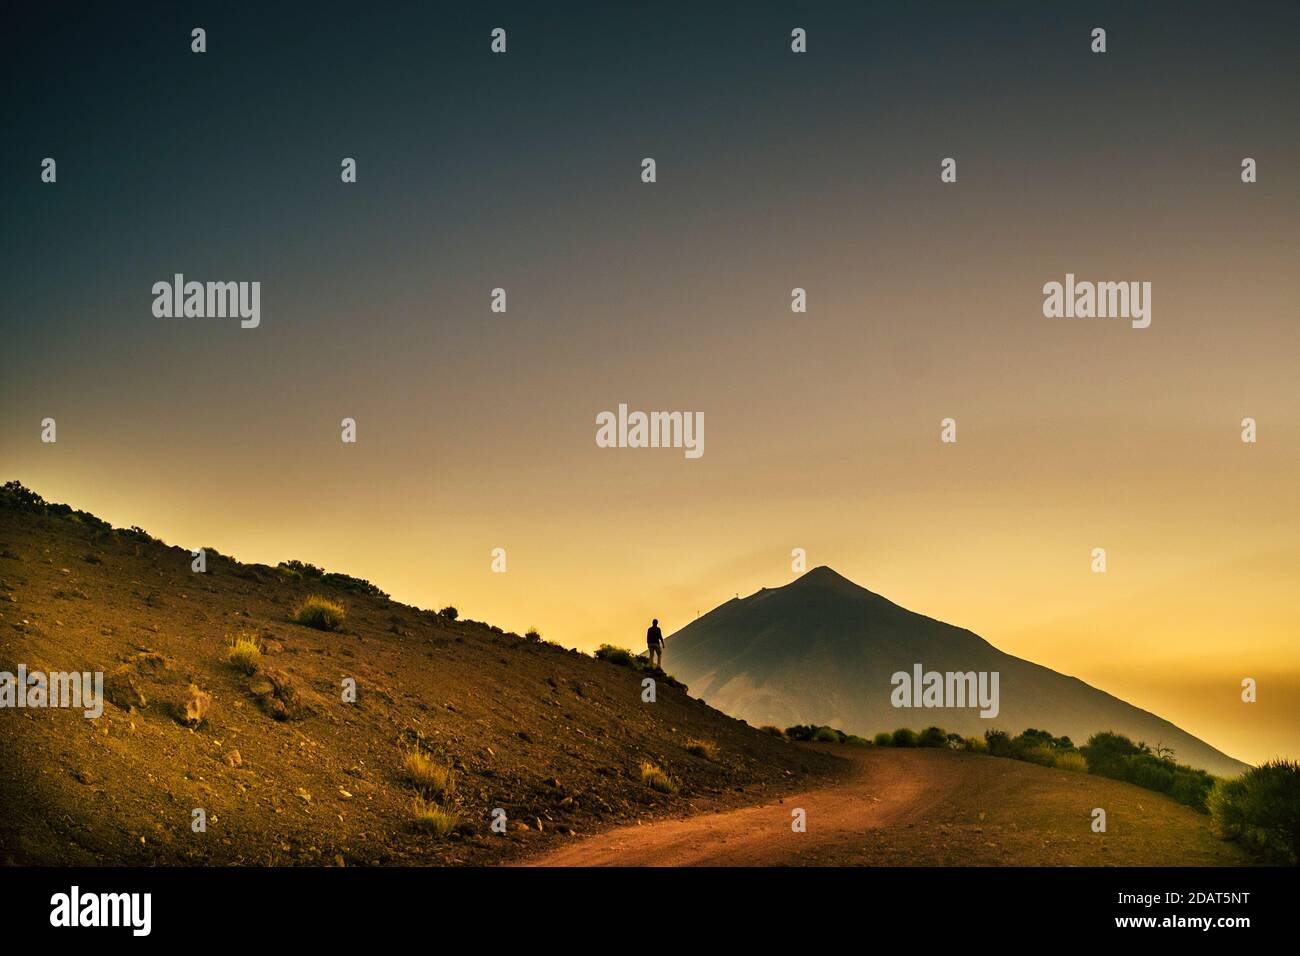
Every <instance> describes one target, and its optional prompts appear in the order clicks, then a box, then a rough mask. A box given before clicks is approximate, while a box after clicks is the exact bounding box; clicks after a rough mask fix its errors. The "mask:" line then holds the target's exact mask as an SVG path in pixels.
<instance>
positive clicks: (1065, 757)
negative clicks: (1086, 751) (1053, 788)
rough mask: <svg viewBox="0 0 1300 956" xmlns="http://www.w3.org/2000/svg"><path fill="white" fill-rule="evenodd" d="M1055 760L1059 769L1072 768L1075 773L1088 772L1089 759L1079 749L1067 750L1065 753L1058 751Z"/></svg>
mask: <svg viewBox="0 0 1300 956" xmlns="http://www.w3.org/2000/svg"><path fill="white" fill-rule="evenodd" d="M1055 760H1056V768H1057V769H1058V770H1070V771H1073V772H1074V773H1087V772H1088V761H1087V759H1086V758H1085V757H1084V756H1083V754H1081V753H1079V751H1077V750H1070V751H1065V752H1063V753H1057V754H1056V756H1055Z"/></svg>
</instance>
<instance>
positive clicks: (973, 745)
mask: <svg viewBox="0 0 1300 956" xmlns="http://www.w3.org/2000/svg"><path fill="white" fill-rule="evenodd" d="M965 747H966V749H967V750H969V751H970V752H971V753H973V754H986V753H988V752H989V745H988V742H987V741H986V740H985V739H984V738H983V737H967V738H966V740H965Z"/></svg>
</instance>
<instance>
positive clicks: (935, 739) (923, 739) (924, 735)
mask: <svg viewBox="0 0 1300 956" xmlns="http://www.w3.org/2000/svg"><path fill="white" fill-rule="evenodd" d="M916 745H917V746H918V747H946V746H948V735H947V734H946V733H944V732H943V728H942V727H926V728H925V730H923V731H921V734H920V736H918V737H917V738H916Z"/></svg>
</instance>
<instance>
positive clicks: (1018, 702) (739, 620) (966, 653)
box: [666, 567, 1247, 775]
mask: <svg viewBox="0 0 1300 956" xmlns="http://www.w3.org/2000/svg"><path fill="white" fill-rule="evenodd" d="M666 661H667V664H668V666H670V667H671V668H672V670H673V672H674V673H676V674H677V675H678V676H679V677H681V679H682V680H684V681H686V682H687V683H688V684H689V685H690V686H691V689H692V691H693V692H695V693H697V694H699V696H700V697H701V698H702V699H704V700H707V701H708V702H709V703H710V704H712V705H713V706H715V707H717V708H719V709H721V710H724V711H726V712H727V713H729V714H734V715H736V716H738V717H743V718H745V719H746V720H748V721H750V722H751V723H753V724H759V725H761V724H769V723H770V724H776V725H778V726H781V727H785V726H789V725H792V724H799V723H813V724H830V725H832V726H834V727H838V728H840V729H842V730H845V731H848V732H850V733H856V734H862V735H870V734H873V733H876V732H878V731H881V730H892V729H894V728H896V727H913V728H915V729H919V728H921V727H923V726H926V725H929V724H938V725H939V726H942V727H944V728H945V729H947V730H949V731H954V732H957V733H961V734H965V735H979V734H982V733H983V732H984V731H985V730H987V729H989V728H999V729H1003V730H1007V731H1009V732H1011V733H1019V732H1020V731H1022V730H1024V729H1026V728H1027V727H1037V728H1041V729H1044V730H1049V731H1051V732H1052V733H1053V734H1056V735H1058V736H1061V735H1068V736H1070V737H1072V738H1073V739H1074V740H1075V741H1076V742H1077V743H1083V742H1084V741H1086V740H1087V739H1088V737H1089V736H1091V735H1092V734H1094V733H1097V732H1098V731H1102V730H1113V731H1116V732H1119V733H1123V734H1126V735H1128V736H1130V737H1132V738H1133V739H1134V740H1145V741H1146V742H1147V743H1148V744H1151V745H1155V744H1157V743H1161V744H1165V745H1167V746H1172V747H1173V748H1174V751H1175V753H1176V755H1177V759H1178V761H1179V762H1180V763H1185V764H1190V765H1191V766H1194V767H1200V768H1203V769H1206V770H1209V771H1210V772H1211V773H1216V774H1222V775H1236V774H1239V773H1242V772H1243V771H1245V770H1246V769H1247V765H1246V764H1244V763H1242V762H1240V761H1238V760H1234V759H1233V758H1231V757H1229V756H1227V755H1226V754H1224V753H1222V752H1220V751H1218V750H1216V749H1215V748H1214V747H1211V746H1210V745H1209V744H1207V743H1205V742H1204V741H1202V740H1199V739H1197V738H1196V737H1193V736H1192V735H1191V734H1189V733H1187V732H1186V731H1184V730H1181V729H1180V728H1178V727H1176V726H1174V725H1173V724H1171V723H1170V722H1169V721H1167V720H1163V719H1162V718H1160V717H1157V716H1156V715H1154V714H1151V713H1148V712H1147V711H1144V710H1141V709H1139V708H1137V707H1134V706H1133V705H1131V704H1128V703H1125V702H1124V701H1122V700H1119V699H1118V698H1116V697H1113V696H1111V695H1110V694H1107V693H1105V692H1104V691H1101V690H1098V689H1097V688H1095V687H1091V686H1089V685H1088V684H1085V683H1084V682H1083V681H1081V680H1078V679H1077V678H1074V677H1067V676H1065V675H1063V674H1058V673H1057V672H1056V671H1053V670H1051V669H1049V668H1047V667H1043V666H1041V665H1038V664H1034V663H1032V662H1030V661H1026V660H1022V659H1021V658H1018V657H1012V656H1011V655H1010V654H1006V653H1003V652H1002V651H1000V650H998V649H997V648H996V647H994V646H993V645H991V644H989V643H988V641H986V640H984V639H983V638H981V637H979V636H978V635H976V634H973V633H971V632H970V631H968V630H965V629H963V628H958V627H953V626H952V625H950V624H944V623H942V622H940V621H936V620H933V619H931V618H928V617H925V616H923V615H921V614H916V613H914V612H912V611H909V610H907V609H905V608H902V607H899V606H898V605H897V604H894V603H893V602H891V601H888V600H886V599H885V598H883V597H881V596H880V595H878V594H874V593H872V592H871V591H868V590H867V589H866V588H863V587H860V586H858V585H857V584H854V583H853V582H852V581H849V580H848V579H846V578H844V577H842V576H841V575H839V574H837V573H835V572H834V571H832V570H831V569H830V568H826V567H821V568H815V569H814V570H812V571H809V572H808V573H807V574H805V575H803V576H802V577H800V578H799V579H797V580H796V581H793V582H792V583H790V584H788V585H785V586H784V587H779V588H764V589H763V590H761V591H759V592H757V593H756V594H752V595H750V596H748V597H745V598H737V599H733V600H730V601H728V602H726V603H725V604H723V605H721V606H719V607H717V608H715V609H714V610H712V611H710V612H709V613H708V614H705V615H703V616H702V617H700V618H697V619H696V620H695V621H693V622H691V623H690V624H689V625H687V626H686V627H684V628H682V629H681V630H680V631H678V632H677V633H676V634H674V635H671V636H670V638H669V640H668V647H667V657H666ZM915 664H921V665H923V667H924V669H925V670H926V671H931V670H933V671H939V672H947V671H960V672H967V671H997V672H998V673H999V675H1000V678H999V681H1000V712H999V714H998V716H997V717H996V718H987V719H986V718H982V717H980V716H979V712H978V710H976V709H957V708H935V709H930V708H924V709H918V708H895V707H893V706H892V704H891V701H890V693H891V691H892V690H893V685H892V684H891V682H890V678H891V676H892V675H893V674H894V673H895V672H897V671H905V672H908V673H911V672H912V669H913V666H914V665H915Z"/></svg>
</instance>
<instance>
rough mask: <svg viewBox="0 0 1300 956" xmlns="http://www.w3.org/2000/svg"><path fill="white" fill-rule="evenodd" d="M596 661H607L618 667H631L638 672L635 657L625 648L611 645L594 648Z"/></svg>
mask: <svg viewBox="0 0 1300 956" xmlns="http://www.w3.org/2000/svg"><path fill="white" fill-rule="evenodd" d="M596 658H597V660H602V661H609V662H610V663H611V664H617V665H618V666H619V667H632V668H636V669H638V670H640V668H639V667H638V666H637V664H638V662H637V657H636V655H635V654H633V653H632V652H631V651H629V650H628V649H627V648H626V647H616V646H615V645H613V644H602V645H600V647H598V648H596Z"/></svg>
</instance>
